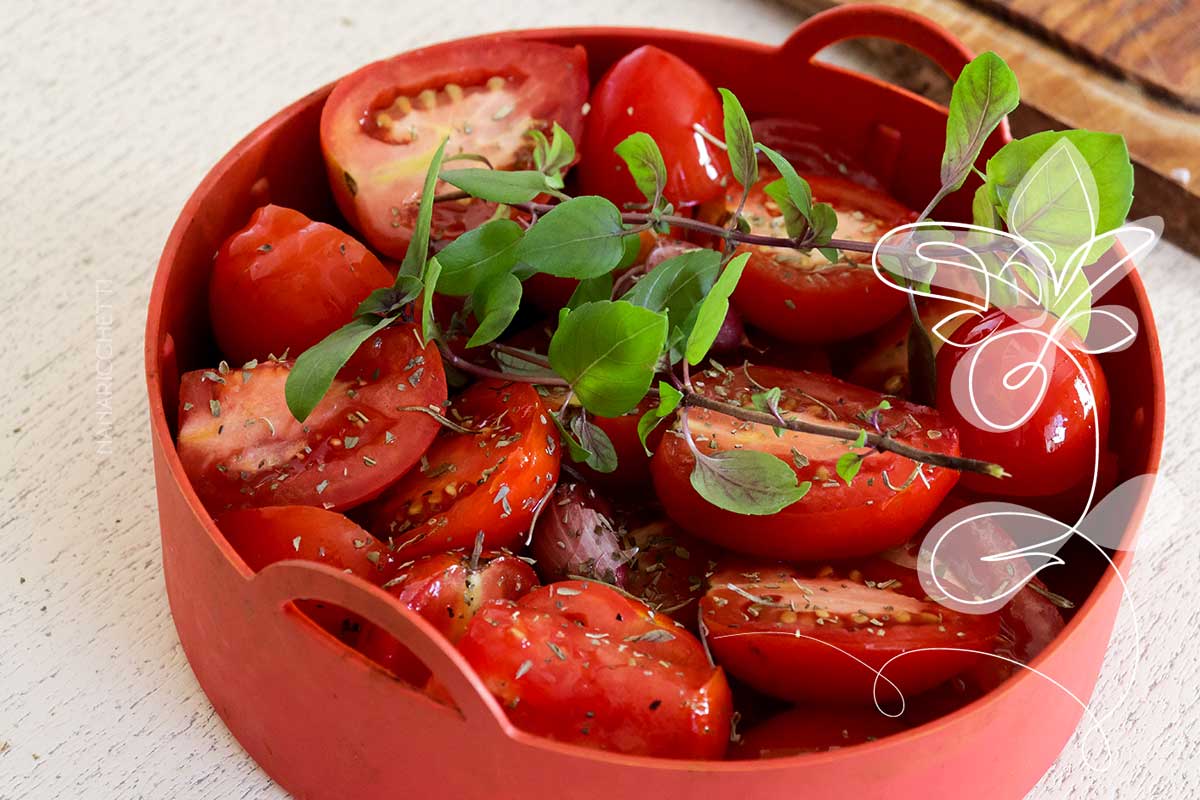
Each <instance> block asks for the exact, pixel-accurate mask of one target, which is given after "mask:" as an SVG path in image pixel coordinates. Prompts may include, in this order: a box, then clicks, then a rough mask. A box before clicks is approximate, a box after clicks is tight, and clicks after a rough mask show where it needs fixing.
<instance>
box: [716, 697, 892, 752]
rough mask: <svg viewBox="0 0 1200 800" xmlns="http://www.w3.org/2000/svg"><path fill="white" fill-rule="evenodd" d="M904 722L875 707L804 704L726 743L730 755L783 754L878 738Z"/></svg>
mask: <svg viewBox="0 0 1200 800" xmlns="http://www.w3.org/2000/svg"><path fill="white" fill-rule="evenodd" d="M906 729H907V726H906V725H905V724H904V722H901V721H900V720H899V719H893V718H892V717H888V716H886V715H884V714H881V713H880V712H879V710H878V709H876V708H822V707H821V706H803V707H799V708H793V709H791V710H789V711H785V712H783V713H782V714H778V715H776V716H774V717H771V718H770V719H768V720H766V721H765V722H761V723H759V724H758V725H755V726H754V727H752V728H750V730H748V731H746V732H745V733H744V734H742V737H741V739H740V740H738V741H737V742H734V743H732V744H731V745H730V746H729V753H728V756H729V758H735V759H754V758H783V757H784V756H794V755H799V754H801V753H825V752H828V751H830V750H840V749H841V748H843V747H852V746H853V745H856V744H866V743H867V742H874V741H878V740H879V739H882V738H884V737H885V736H891V735H892V734H894V733H900V732H901V731H903V730H906Z"/></svg>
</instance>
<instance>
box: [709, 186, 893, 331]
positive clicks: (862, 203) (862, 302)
mask: <svg viewBox="0 0 1200 800" xmlns="http://www.w3.org/2000/svg"><path fill="white" fill-rule="evenodd" d="M760 174H761V175H762V177H761V178H760V180H759V182H758V183H756V184H755V185H754V187H753V188H752V190H751V192H750V195H749V197H748V198H747V200H746V206H745V208H744V209H743V211H742V215H743V216H744V217H745V218H746V220H747V221H748V222H749V223H750V229H751V232H753V233H756V234H763V235H767V236H787V231H786V230H785V229H784V221H783V215H782V213H781V212H780V210H779V207H778V206H777V205H776V204H775V202H774V201H773V200H771V199H770V197H768V195H767V193H766V192H765V191H764V187H765V186H766V185H767V184H768V183H770V182H771V181H774V180H776V179H777V178H778V177H779V175H778V173H777V172H775V171H774V170H772V169H768V168H764V169H762V170H761V171H760ZM810 185H811V187H812V192H813V199H814V200H816V201H819V202H826V203H830V204H831V205H832V206H833V207H834V209H835V210H836V211H837V215H838V224H837V232H836V236H837V237H838V238H842V239H853V240H857V241H865V242H874V241H875V240H877V239H879V238H880V237H881V236H883V235H884V234H885V233H887V231H889V230H891V229H892V228H894V227H896V226H897V225H902V224H904V223H905V222H910V221H912V219H913V218H914V215H913V213H912V212H911V211H910V210H909V209H907V208H905V207H904V206H903V205H901V204H900V203H898V202H897V201H895V200H893V199H892V198H890V197H888V196H887V195H885V194H883V193H881V192H876V191H872V190H870V189H867V188H865V187H862V186H859V185H857V184H854V183H851V182H849V181H846V180H841V179H838V178H812V179H811V180H810ZM739 202H741V189H740V187H738V186H737V185H736V184H734V185H731V186H730V187H728V188H727V190H726V194H725V205H724V209H723V210H724V211H725V213H726V214H732V213H733V212H734V211H736V210H737V206H738V203H739ZM738 252H749V253H750V261H749V262H748V263H747V264H746V269H745V271H744V272H743V273H742V278H741V280H740V281H739V282H738V286H737V289H736V290H735V291H734V293H733V303H734V306H735V307H736V308H737V310H738V311H739V312H740V313H741V314H742V316H743V317H744V318H745V319H746V321H748V322H749V323H750V324H752V325H754V326H756V327H758V328H762V329H763V330H764V331H766V332H767V333H770V334H771V335H773V336H777V337H779V338H780V339H785V340H787V341H789V342H805V343H808V342H832V341H839V340H842V339H848V338H850V337H852V336H857V335H859V334H861V333H865V332H867V331H869V330H871V329H873V328H876V327H878V326H879V325H882V324H883V323H884V322H886V321H887V320H888V319H889V318H890V317H892V316H894V315H895V314H896V313H897V312H899V311H900V310H901V309H902V308H903V307H904V305H905V296H904V294H903V293H902V292H899V291H896V290H895V289H894V288H892V287H890V286H888V285H887V284H885V283H884V282H883V281H881V280H879V279H878V278H877V277H876V276H875V272H874V270H872V269H871V264H870V262H871V257H870V254H868V253H852V252H842V253H840V260H839V261H838V263H836V264H830V263H829V261H828V260H827V259H826V258H825V257H824V256H823V255H821V254H820V253H819V252H817V251H816V250H813V251H810V252H808V253H802V252H799V251H796V250H790V249H786V248H775V247H762V246H759V245H753V246H747V245H743V246H741V247H739V248H738Z"/></svg>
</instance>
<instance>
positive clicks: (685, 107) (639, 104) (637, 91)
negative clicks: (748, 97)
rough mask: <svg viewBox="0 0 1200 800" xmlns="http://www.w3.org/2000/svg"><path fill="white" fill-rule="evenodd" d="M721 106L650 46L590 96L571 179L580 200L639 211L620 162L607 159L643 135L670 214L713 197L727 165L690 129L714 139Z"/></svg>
mask: <svg viewBox="0 0 1200 800" xmlns="http://www.w3.org/2000/svg"><path fill="white" fill-rule="evenodd" d="M722 120H723V115H722V111H721V99H720V97H718V95H717V93H716V91H715V90H714V89H713V87H712V85H710V84H709V82H708V81H707V80H706V79H705V78H704V76H703V75H701V74H700V73H699V72H697V71H696V70H695V69H693V68H692V67H691V66H689V65H688V64H687V63H686V62H684V61H683V60H682V59H680V58H679V57H678V56H675V55H672V54H671V53H668V52H666V51H665V50H660V49H659V48H657V47H654V46H653V45H645V46H643V47H639V48H638V49H637V50H634V51H633V52H632V53H629V54H628V55H626V56H625V57H624V58H622V59H621V60H620V61H618V62H617V63H616V64H614V65H613V66H612V68H611V69H609V71H608V72H607V73H605V75H604V77H602V78H601V79H600V82H599V83H597V84H596V88H595V90H594V91H593V92H592V99H591V111H589V112H588V116H587V120H586V123H587V124H586V129H585V135H584V140H583V149H582V156H583V159H582V160H581V161H580V163H579V167H578V170H577V172H578V178H579V188H580V193H581V194H599V195H603V196H604V197H607V198H608V199H609V200H611V201H613V202H614V203H616V204H617V205H618V206H621V205H623V204H625V203H645V202H646V198H645V197H644V196H643V195H642V193H641V192H640V191H638V188H637V186H636V184H634V182H633V178H632V177H630V175H629V169H628V168H627V167H626V166H625V161H624V160H623V159H622V158H621V157H620V156H619V155H617V154H616V153H615V152H613V148H614V147H616V146H617V145H618V144H620V143H621V142H622V141H623V140H624V139H625V138H626V137H628V136H629V135H630V134H633V133H637V132H639V131H641V132H643V133H648V134H650V136H652V137H653V138H654V141H655V142H657V143H658V147H659V149H660V150H661V151H662V154H663V160H664V162H665V163H666V166H667V186H666V189H665V190H664V192H663V195H664V196H665V197H666V199H667V200H668V201H669V202H671V203H673V204H674V205H675V207H676V208H681V207H684V206H689V205H693V204H696V203H702V202H704V201H705V200H709V199H711V198H713V197H717V196H719V195H720V194H721V187H722V186H724V185H725V184H726V183H728V182H730V172H729V159H728V158H727V157H726V156H725V153H724V151H722V150H720V149H719V148H717V147H714V146H713V145H712V144H711V143H709V142H708V141H707V140H705V138H704V137H703V136H701V135H700V134H699V133H697V132H696V131H695V130H694V129H693V125H697V124H699V125H702V126H703V127H704V128H705V129H706V130H707V131H708V132H709V133H711V134H714V135H716V136H721V132H722V130H723V125H724V123H723V121H722Z"/></svg>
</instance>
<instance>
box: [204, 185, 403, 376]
mask: <svg viewBox="0 0 1200 800" xmlns="http://www.w3.org/2000/svg"><path fill="white" fill-rule="evenodd" d="M391 285H392V275H391V273H389V272H388V271H387V270H386V269H385V268H384V266H383V264H381V263H380V261H379V259H378V258H376V257H375V254H374V253H372V252H371V251H369V250H367V249H366V248H365V247H363V246H362V245H361V244H359V242H358V241H357V240H355V239H354V237H352V236H348V235H347V234H345V233H343V232H342V231H340V230H338V229H337V228H335V227H333V226H332V225H326V224H325V223H323V222H313V221H312V220H310V219H309V218H308V217H306V216H304V215H303V214H301V213H300V212H299V211H293V210H292V209H290V208H283V207H281V206H263V207H262V208H260V209H258V210H257V211H255V212H254V214H253V215H252V216H251V217H250V222H249V223H248V224H247V225H246V227H245V228H242V229H241V230H240V231H238V232H237V233H235V234H234V235H233V236H231V237H229V238H228V239H227V240H226V241H225V243H224V244H223V245H221V249H220V250H218V251H217V255H216V257H215V258H214V259H213V270H212V278H211V279H210V282H209V285H208V309H209V316H210V318H211V320H212V326H213V333H214V334H215V335H216V337H217V344H218V345H220V347H221V352H222V353H224V354H225V356H226V358H228V359H230V360H231V361H233V362H235V363H237V364H241V363H242V362H244V361H250V360H252V359H265V358H267V356H270V355H276V356H280V357H283V355H284V353H285V352H290V353H291V355H292V356H293V357H295V356H298V355H300V354H301V353H303V352H304V351H305V350H307V349H308V348H309V347H311V346H312V345H314V344H316V343H317V342H319V341H321V340H322V339H324V338H325V337H326V336H327V335H329V334H330V333H333V332H334V331H335V330H337V329H338V328H340V327H341V326H342V325H345V324H346V323H347V322H349V321H350V319H351V317H353V316H354V309H356V308H357V307H358V304H359V303H360V302H362V300H363V299H364V298H365V297H366V296H367V295H368V294H370V293H371V292H372V291H373V290H375V289H379V288H382V287H384V286H391Z"/></svg>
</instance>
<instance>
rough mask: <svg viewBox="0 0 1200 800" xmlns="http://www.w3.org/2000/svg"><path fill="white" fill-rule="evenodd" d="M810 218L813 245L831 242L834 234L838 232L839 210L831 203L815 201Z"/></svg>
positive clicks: (817, 245) (818, 245)
mask: <svg viewBox="0 0 1200 800" xmlns="http://www.w3.org/2000/svg"><path fill="white" fill-rule="evenodd" d="M809 220H810V221H811V222H812V229H813V233H812V241H811V242H810V244H812V246H813V247H820V246H821V245H824V244H829V241H830V240H831V239H832V238H833V235H834V234H835V233H837V226H838V218H837V212H836V211H834V209H833V206H831V205H829V203H813V207H812V211H811V212H810V214H809Z"/></svg>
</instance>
